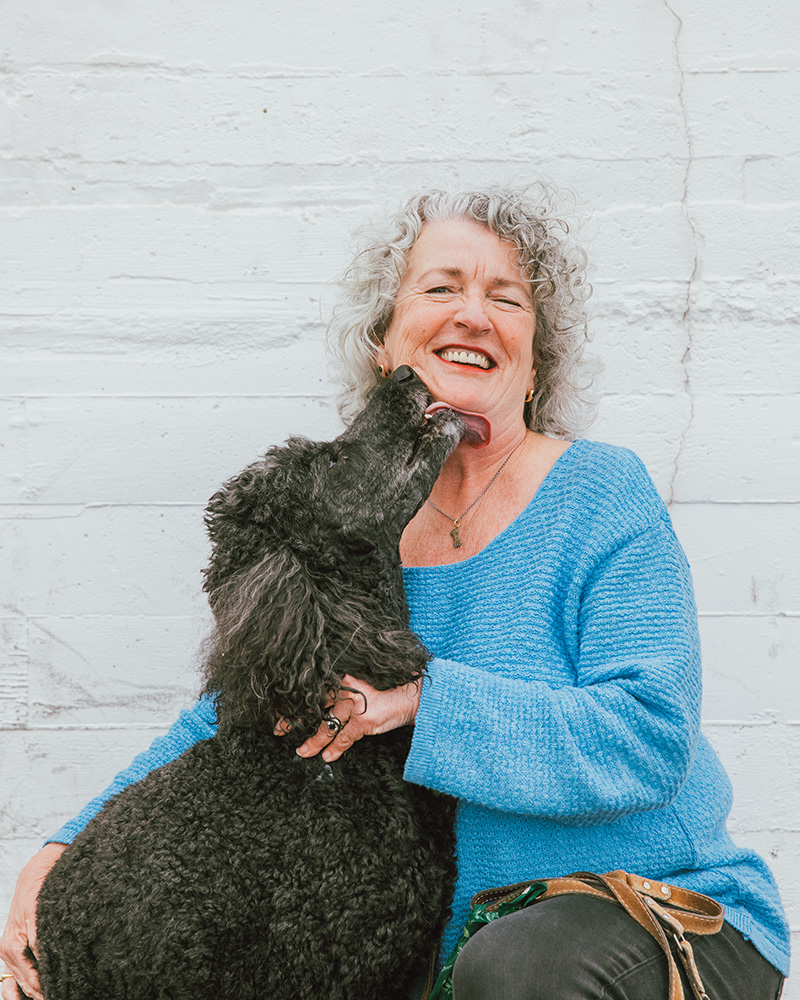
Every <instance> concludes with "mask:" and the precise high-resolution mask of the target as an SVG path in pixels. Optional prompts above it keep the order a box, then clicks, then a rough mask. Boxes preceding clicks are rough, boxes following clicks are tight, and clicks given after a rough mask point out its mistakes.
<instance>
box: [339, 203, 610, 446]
mask: <svg viewBox="0 0 800 1000" xmlns="http://www.w3.org/2000/svg"><path fill="white" fill-rule="evenodd" d="M470 222H471V223H473V224H474V225H473V226H469V225H468V224H469V223H470ZM434 223H436V224H437V225H438V226H439V228H440V232H439V236H438V238H437V237H436V236H434V235H433V234H431V233H427V232H426V234H425V236H424V237H423V238H422V240H421V245H420V237H421V234H422V232H423V228H425V229H426V230H430V229H431V228H433V224H434ZM465 223H466V224H467V225H465V226H464V232H466V233H467V236H468V238H469V231H470V230H472V237H471V238H472V241H473V242H474V241H475V240H477V241H478V242H480V232H481V231H482V232H483V234H484V241H483V245H484V248H485V249H486V250H487V252H488V253H489V254H490V256H493V257H494V259H495V260H496V263H497V265H498V270H496V271H494V273H492V274H490V275H489V277H492V278H494V279H495V280H494V284H493V285H492V287H491V288H487V289H486V292H487V294H489V293H490V294H491V301H490V305H491V306H492V308H493V309H498V308H502V307H503V306H506V307H507V308H508V309H509V310H516V309H523V310H524V311H526V312H530V311H531V310H532V311H533V318H534V328H535V341H534V345H533V347H534V352H535V356H536V369H537V379H536V385H535V388H534V392H533V395H532V397H531V399H530V400H528V401H527V403H526V408H525V422H526V424H527V426H529V427H530V428H531V429H532V430H536V431H540V432H542V433H545V434H554V435H558V436H564V435H568V434H571V433H577V432H579V431H581V430H582V429H583V428H584V427H586V426H588V424H589V423H590V422H591V417H592V413H593V397H592V396H591V393H590V392H589V387H590V382H591V379H590V375H589V372H590V370H591V365H584V364H582V358H583V351H584V347H585V344H586V339H587V321H586V301H587V299H588V298H589V296H590V295H591V287H590V286H589V284H588V283H587V281H586V255H585V253H584V251H583V250H582V249H581V248H580V247H579V246H577V245H576V244H575V243H574V242H572V241H571V239H570V236H569V225H568V224H567V222H566V221H565V220H564V219H563V218H562V215H561V213H560V211H559V208H558V198H557V193H556V191H555V190H554V189H553V188H551V187H549V186H547V185H544V184H538V185H531V186H530V187H528V188H526V189H524V190H523V191H513V192H510V191H508V190H506V189H501V188H498V189H488V190H485V191H473V192H456V193H451V192H445V191H425V192H422V193H420V194H418V195H415V196H414V197H412V198H410V199H409V200H408V201H407V202H406V204H405V205H404V206H403V207H402V208H401V210H400V211H399V212H398V214H397V215H396V216H395V217H394V218H393V219H391V220H390V221H389V222H388V223H387V225H386V226H385V227H383V228H381V229H380V230H379V229H377V228H369V229H365V230H363V231H362V237H363V238H364V239H365V242H366V246H364V247H363V249H361V251H360V252H359V253H358V254H357V255H356V257H355V259H354V261H353V263H352V265H351V266H350V268H349V269H348V270H347V272H346V273H345V275H344V277H343V279H342V281H341V282H340V292H341V302H340V304H339V306H338V307H337V309H336V311H335V313H334V316H333V320H332V322H331V327H330V343H331V349H332V353H333V355H334V358H335V360H336V361H337V362H338V364H337V369H338V371H337V374H338V376H339V378H340V380H341V382H342V385H343V388H344V391H343V393H342V395H341V409H342V412H343V414H344V415H345V416H348V415H351V414H353V413H355V412H357V411H358V410H359V409H360V408H361V407H362V406H363V403H364V399H365V397H366V395H367V393H368V392H369V390H370V388H371V386H372V384H373V377H374V370H375V353H376V351H377V350H378V348H379V347H380V346H381V344H382V343H383V340H384V337H385V335H386V333H387V330H388V329H389V327H390V325H391V324H392V321H393V319H394V315H395V309H396V308H397V307H398V306H399V304H400V299H401V296H402V295H403V290H402V288H401V286H402V285H403V284H405V285H406V290H408V283H409V281H410V280H411V278H410V275H409V273H408V272H409V270H410V269H411V268H413V267H415V266H416V269H417V277H418V278H420V279H422V278H423V276H424V277H425V278H426V280H427V279H428V277H429V278H430V280H429V282H428V284H427V287H426V289H425V291H426V292H427V293H428V295H429V296H430V297H431V299H437V298H439V297H441V299H442V301H443V302H444V301H446V300H447V298H448V297H451V296H453V295H455V294H457V291H456V290H457V289H459V288H461V285H460V279H462V278H464V277H466V275H465V274H464V273H462V269H461V266H460V263H459V261H458V260H456V257H457V256H458V251H459V250H460V249H465V248H461V245H460V239H461V237H460V235H459V234H458V233H455V234H453V239H451V240H449V241H448V239H447V238H446V236H444V235H442V230H441V226H442V225H444V226H445V227H447V226H448V225H449V224H455V227H456V228H457V229H460V228H461V227H462V225H464V224H465ZM476 233H477V235H476ZM486 234H491V235H493V236H494V237H495V240H494V242H495V243H497V242H498V238H499V240H501V241H502V242H503V244H504V245H503V246H502V247H496V246H491V247H490V246H489V243H488V242H487V241H486V240H485V235H486ZM429 254H435V255H436V259H435V260H433V259H430V265H433V264H435V265H437V266H439V267H440V268H441V270H440V271H439V272H436V271H435V269H434V270H433V273H431V274H430V276H428V275H423V274H421V273H419V268H420V267H421V266H422V258H423V257H425V258H426V259H428V256H429ZM487 263H488V261H487ZM430 265H429V266H430ZM424 283H425V282H423V284H424ZM482 346H483V347H484V349H486V348H485V345H482ZM474 349H475V348H474V347H473V350H474ZM449 360H451V361H452V360H453V358H452V357H450V358H449ZM459 360H461V359H460V358H459ZM490 367H491V359H490Z"/></svg>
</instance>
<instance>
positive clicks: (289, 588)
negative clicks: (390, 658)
mask: <svg viewBox="0 0 800 1000" xmlns="http://www.w3.org/2000/svg"><path fill="white" fill-rule="evenodd" d="M208 590H209V602H210V604H211V608H212V610H213V612H214V618H215V620H216V628H215V630H214V633H213V634H212V636H211V637H210V639H209V640H208V642H207V644H206V654H207V656H206V664H205V681H206V684H205V690H206V692H207V693H209V694H216V696H217V712H218V716H219V721H220V723H221V724H222V723H243V724H249V725H252V724H257V725H266V726H269V727H270V728H273V727H274V726H275V724H276V723H277V721H278V719H281V718H282V719H285V720H286V721H287V722H288V723H289V724H290V725H292V726H293V727H294V726H297V725H298V724H300V723H301V721H304V720H307V719H308V718H309V716H311V717H313V718H315V719H318V720H321V718H322V715H323V713H324V711H325V705H326V703H327V701H328V698H329V693H330V692H331V691H336V690H338V680H337V677H336V675H335V674H334V672H333V669H332V665H331V662H330V655H329V650H328V644H327V642H326V641H325V635H324V633H325V616H324V614H323V613H322V610H321V608H320V606H319V601H318V600H317V588H316V587H315V586H314V584H313V582H312V581H311V580H310V578H309V576H308V574H307V572H306V570H305V567H304V566H303V565H302V564H301V563H300V561H299V560H298V559H297V557H296V556H295V555H294V553H292V552H290V551H288V550H283V551H279V552H277V553H273V552H269V553H268V554H267V555H266V556H264V557H263V558H262V559H261V560H260V562H257V563H256V564H254V565H252V566H249V567H247V568H246V569H244V570H242V571H240V572H239V573H235V574H234V575H232V576H230V577H228V578H227V579H225V580H224V581H223V582H221V583H219V584H218V585H217V586H214V587H209V588H208Z"/></svg>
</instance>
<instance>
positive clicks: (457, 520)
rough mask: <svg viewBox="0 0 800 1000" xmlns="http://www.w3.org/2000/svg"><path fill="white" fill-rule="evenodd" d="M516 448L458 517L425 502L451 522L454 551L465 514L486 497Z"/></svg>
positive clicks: (430, 502) (428, 501)
mask: <svg viewBox="0 0 800 1000" xmlns="http://www.w3.org/2000/svg"><path fill="white" fill-rule="evenodd" d="M522 440H523V441H524V440H525V439H524V438H523V439H522ZM520 444H522V441H520ZM517 448H519V444H518V445H517V446H516V447H515V448H513V449H512V450H511V451H510V452H509V453H508V455H506V457H505V459H504V460H503V464H502V465H501V466H500V468H499V469H498V470H497V472H495V474H494V475H493V476H492V478H491V479H490V480H489V482H488V483H487V485H486V486H484V488H483V490H482V491H481V492H480V493H479V494H478V495H477V496H476V497H475V499H474V500H473V501H472V503H471V504H470V505H469V507H467V509H466V510H465V511H463V513H462V514H461V515H460V516H459V517H451V516H450V515H449V514H447V513H446V512H445V511H443V510H442V508H441V507H437V506H436V504H435V503H433V501H432V500H426V501H425V502H426V503H427V504H430V506H431V507H433V509H434V510H438V511H439V513H440V514H444V516H445V517H446V518H447V520H448V521H452V522H453V527H452V528H451V529H450V537H451V538H452V539H453V548H454V549H457V548H459V547H460V546H461V538H460V537H459V534H458V529H459V528H460V527H461V522H462V521H463V520H464V518H465V517H466V516H467V514H469V512H470V511H471V510H472V508H473V507H474V506H475V504H476V503H477V502H478V501H479V500H480V499H482V498H483V497H484V496H486V494H487V493H488V492H489V490H490V489H491V488H492V486H493V485H494V482H495V480H496V479H497V477H498V476H499V475H500V473H501V472H502V471H503V469H505V467H506V465H507V464H508V461H509V459H510V458H511V456H512V455H513V454H514V452H515V451H516V450H517Z"/></svg>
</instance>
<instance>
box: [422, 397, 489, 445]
mask: <svg viewBox="0 0 800 1000" xmlns="http://www.w3.org/2000/svg"><path fill="white" fill-rule="evenodd" d="M441 410H455V412H456V413H460V414H461V416H462V417H463V418H464V423H465V424H466V425H467V433H466V434H465V435H464V440H465V441H466V442H467V444H469V445H471V446H472V447H473V448H485V447H486V445H487V444H488V443H489V441H491V438H492V425H491V424H490V423H489V421H488V420H487V419H486V417H484V415H483V414H482V413H470V411H469V410H459V408H458V407H457V406H450V404H449V403H432V404H431V405H430V406H429V407H428V409H427V410H426V411H425V416H426V417H430V416H432V415H433V414H434V413H439V412H440V411H441Z"/></svg>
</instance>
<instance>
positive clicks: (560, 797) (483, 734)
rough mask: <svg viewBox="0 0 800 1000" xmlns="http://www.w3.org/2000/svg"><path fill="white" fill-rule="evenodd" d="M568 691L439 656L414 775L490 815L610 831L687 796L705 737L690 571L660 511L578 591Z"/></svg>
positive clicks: (410, 770)
mask: <svg viewBox="0 0 800 1000" xmlns="http://www.w3.org/2000/svg"><path fill="white" fill-rule="evenodd" d="M576 600H577V610H576V612H575V615H574V621H575V623H576V626H577V627H576V632H577V635H576V636H574V640H575V641H574V648H575V649H576V650H577V655H576V662H575V663H574V677H573V680H572V683H565V684H564V685H563V686H555V685H551V684H548V683H546V682H544V681H541V680H536V679H526V678H518V677H515V676H514V674H515V672H516V673H519V671H518V670H516V671H515V670H514V669H506V668H504V666H503V665H500V664H499V665H498V667H497V671H496V672H495V671H490V670H486V669H476V668H475V667H472V666H470V665H468V664H466V663H456V662H452V661H446V660H441V659H436V660H434V661H433V663H432V664H431V668H430V680H429V683H427V684H425V686H424V687H423V694H422V698H421V701H420V708H419V713H418V715H417V719H416V724H415V728H414V736H413V740H412V747H411V751H410V754H409V757H408V759H407V763H406V772H405V775H406V778H407V779H408V780H409V781H413V782H416V783H417V784H421V785H426V786H428V787H430V788H434V789H437V790H439V791H443V792H446V793H449V794H451V795H454V796H456V797H458V798H463V799H466V800H468V801H471V802H475V803H479V804H481V805H484V806H488V807H490V808H495V809H502V810H506V811H510V812H517V813H524V814H529V815H535V816H540V817H548V818H550V819H556V820H560V821H562V822H570V823H581V824H589V823H602V822H610V821H612V820H614V819H616V818H618V817H619V816H621V815H624V814H626V813H630V812H635V811H639V810H648V809H657V808H660V807H662V806H664V805H667V804H668V803H670V802H671V801H672V800H673V799H674V798H675V797H676V796H677V794H678V792H679V790H680V788H681V786H682V784H683V782H684V780H685V778H686V775H687V773H688V769H689V767H690V764H691V761H692V757H693V754H694V750H695V747H696V745H697V740H698V735H699V721H700V697H701V680H700V657H699V639H698V636H697V616H696V611H695V604H694V595H693V589H692V582H691V576H690V573H689V567H688V564H687V562H686V558H685V556H684V554H683V551H682V549H681V547H680V544H679V543H678V540H677V538H676V537H675V535H674V533H673V531H672V527H671V525H670V523H669V519H668V517H667V515H666V513H664V516H663V517H660V518H658V519H657V520H656V522H655V523H652V524H650V525H648V526H646V527H645V528H643V529H641V530H640V531H638V532H637V533H635V534H633V536H632V537H629V538H627V539H625V540H623V541H621V542H620V543H619V544H618V545H617V546H616V547H615V548H613V549H612V550H611V551H609V552H607V553H606V554H605V555H604V556H603V557H602V558H601V559H600V560H599V561H598V563H597V565H595V566H593V567H591V569H590V571H588V572H587V573H586V575H585V577H584V578H583V580H582V581H581V583H580V586H579V590H578V594H577V598H576Z"/></svg>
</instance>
